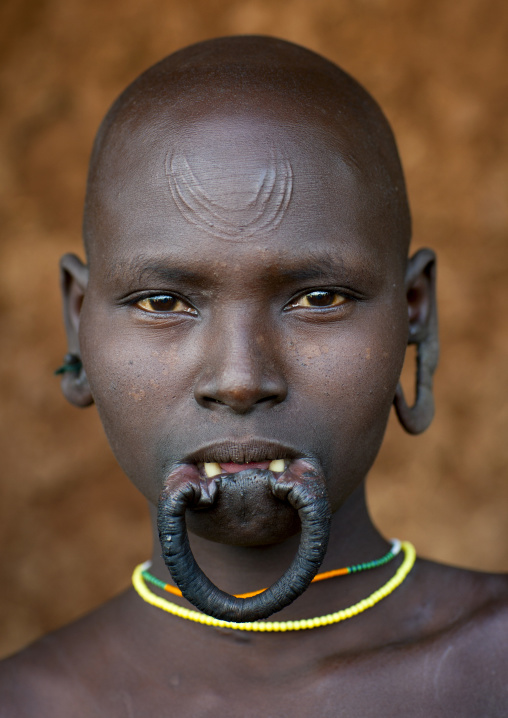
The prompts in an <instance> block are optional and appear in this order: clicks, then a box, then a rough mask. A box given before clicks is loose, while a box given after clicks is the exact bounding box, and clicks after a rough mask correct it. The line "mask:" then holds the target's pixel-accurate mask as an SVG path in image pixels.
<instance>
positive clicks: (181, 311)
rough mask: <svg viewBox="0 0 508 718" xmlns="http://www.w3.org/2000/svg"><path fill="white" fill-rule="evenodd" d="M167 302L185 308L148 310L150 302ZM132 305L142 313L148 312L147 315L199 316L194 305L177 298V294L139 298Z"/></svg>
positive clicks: (150, 295)
mask: <svg viewBox="0 0 508 718" xmlns="http://www.w3.org/2000/svg"><path fill="white" fill-rule="evenodd" d="M157 300H159V301H167V300H169V302H168V301H167V303H171V304H172V305H173V304H176V307H178V305H181V306H182V307H184V308H181V309H176V308H171V309H167V308H166V309H153V308H148V306H147V305H148V302H155V301H157ZM143 303H145V306H142V304H143ZM131 305H132V306H134V307H137V308H138V309H141V311H143V312H146V313H147V314H190V315H191V316H197V311H196V310H195V309H194V307H193V306H192V305H190V304H189V302H187V301H186V300H185V299H182V298H181V297H179V296H177V295H176V294H165V293H163V292H162V293H160V294H149V295H147V296H144V297H138V298H137V299H135V300H133V301H132V302H131Z"/></svg>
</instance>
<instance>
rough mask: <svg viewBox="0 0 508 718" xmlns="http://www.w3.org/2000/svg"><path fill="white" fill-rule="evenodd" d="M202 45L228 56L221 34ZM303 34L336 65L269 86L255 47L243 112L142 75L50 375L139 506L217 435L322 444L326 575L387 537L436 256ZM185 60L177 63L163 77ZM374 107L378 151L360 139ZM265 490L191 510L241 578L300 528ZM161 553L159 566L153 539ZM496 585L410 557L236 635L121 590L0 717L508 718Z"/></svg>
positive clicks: (209, 556) (269, 454)
mask: <svg viewBox="0 0 508 718" xmlns="http://www.w3.org/2000/svg"><path fill="white" fill-rule="evenodd" d="M245 42H246V43H247V46H246V47H247V49H249V51H250V52H251V53H252V54H253V55H255V54H256V52H257V53H258V55H257V57H258V60H259V59H260V58H263V57H265V55H266V54H267V53H271V54H272V56H271V57H270V70H273V68H274V67H278V68H279V69H280V70H281V73H282V72H283V71H286V68H287V66H288V65H291V63H292V62H294V57H293V56H294V53H295V52H296V51H295V50H294V48H293V47H292V46H285V45H284V44H283V43H281V44H279V45H276V44H274V41H270V40H265V39H255V40H245ZM249 43H250V44H249ZM208 47H209V53H211V55H210V57H211V58H212V60H213V61H214V62H216V63H218V64H219V65H220V63H221V62H222V63H223V64H224V65H225V63H226V60H227V59H228V57H229V55H228V53H230V51H231V50H230V47H229V46H228V43H227V41H217V42H216V43H215V44H214V43H209V45H208ZM191 54H192V53H191ZM297 55H298V57H299V58H300V61H301V62H302V63H303V64H304V65H305V63H308V67H309V68H314V69H315V66H317V67H319V66H320V65H319V63H321V64H322V65H323V68H324V69H323V74H322V84H321V85H319V82H318V79H319V74H318V79H316V76H315V75H314V76H313V77H312V82H311V85H312V88H311V89H309V88H308V87H305V86H302V87H301V88H300V90H299V91H298V92H299V93H300V94H299V95H298V93H297V94H296V97H295V94H294V92H293V90H294V87H292V88H291V87H290V85H289V84H287V86H285V85H284V80H282V81H280V82H281V83H282V84H281V86H280V87H279V88H278V89H277V88H273V87H271V88H269V90H267V89H266V83H264V85H263V82H260V81H259V80H260V78H261V80H262V79H263V73H264V72H265V74H266V72H267V70H266V68H263V66H261V69H260V67H255V66H254V65H253V66H252V67H251V68H250V70H249V71H250V72H251V75H252V78H253V80H252V83H251V87H250V88H249V92H247V93H246V95H245V97H244V102H243V103H242V104H241V109H238V105H236V104H235V102H237V97H238V87H237V84H235V83H236V82H237V80H236V79H235V74H234V72H233V71H232V70H230V72H231V76H230V77H229V78H228V75H227V72H226V71H224V72H223V76H222V79H221V82H222V85H221V86H220V92H219V91H217V93H214V91H213V90H212V89H211V86H210V84H209V83H208V82H205V81H203V82H202V84H201V85H200V84H199V80H196V79H195V78H194V79H193V83H194V84H192V82H191V81H190V80H188V81H187V82H188V85H186V84H185V82H186V80H185V77H183V79H182V77H181V76H179V82H180V87H181V88H182V98H183V99H182V100H181V103H180V104H179V106H178V108H177V109H175V108H174V106H173V104H172V103H171V102H170V98H168V97H167V95H166V91H165V90H164V89H161V88H158V87H157V83H153V82H152V83H149V82H148V80H147V79H146V78H145V80H144V81H143V80H142V81H141V83H140V84H139V83H138V85H137V87H136V88H135V90H134V91H131V95H130V96H128V97H131V98H132V97H134V96H136V97H138V96H139V95H140V93H141V95H142V94H143V92H144V93H145V94H146V96H147V97H148V96H151V97H154V96H155V97H157V98H158V100H160V102H159V103H158V104H157V106H156V107H155V109H154V105H152V104H150V102H148V103H147V106H145V107H143V108H141V109H140V108H139V106H137V105H136V109H134V110H133V109H132V107H131V106H129V103H128V101H125V100H124V101H123V104H120V106H119V107H120V109H119V112H118V113H117V114H116V116H115V117H114V118H113V119H112V120H111V121H110V122H109V124H107V125H106V129H103V133H102V139H101V141H100V143H99V145H98V148H97V150H96V153H95V155H94V159H93V164H92V173H91V180H90V184H89V193H88V199H87V210H86V217H85V238H86V242H87V251H88V264H87V265H84V264H83V263H82V262H81V261H80V260H79V259H78V258H77V257H75V256H74V255H66V256H65V257H64V258H63V259H62V276H63V288H64V297H65V303H66V324H67V330H68V336H69V349H70V351H72V352H75V353H79V355H80V356H81V357H82V360H83V364H84V371H83V372H81V373H80V374H79V375H78V374H68V375H66V376H65V377H64V380H63V389H64V392H65V394H66V396H67V398H68V399H69V400H70V401H72V402H73V403H75V404H77V405H81V406H85V405H87V404H89V403H90V402H91V401H92V400H93V401H94V402H95V404H96V405H97V408H98V411H99V413H100V416H101V419H102V421H103V424H104V427H105V430H106V433H107V435H108V438H109V441H110V443H111V446H112V448H113V450H114V452H115V454H116V456H117V458H118V461H119V462H120V464H121V466H122V467H123V469H124V471H125V472H126V474H127V475H128V476H129V478H130V479H131V480H132V481H133V482H134V483H135V485H136V486H137V487H138V488H139V489H140V491H142V493H143V494H144V495H145V497H146V498H147V500H148V502H149V504H150V506H151V508H152V514H154V513H155V506H156V504H157V500H158V496H159V493H160V491H161V488H162V486H163V485H164V482H165V481H166V480H167V477H168V475H170V474H171V472H172V471H173V470H174V469H175V468H177V467H179V466H181V465H186V464H194V463H196V462H200V461H206V462H212V461H213V460H214V452H215V455H216V456H217V455H218V454H220V460H221V461H223V462H224V461H225V460H227V457H224V455H223V453H221V452H224V442H227V443H228V444H229V445H230V447H235V448H234V450H233V449H231V456H230V457H229V459H230V461H236V463H239V464H241V463H244V462H245V461H247V460H249V458H251V459H252V456H253V455H254V454H255V457H254V460H263V458H264V459H266V460H272V459H279V458H287V459H288V460H293V459H294V458H295V457H299V456H302V457H309V458H311V459H312V461H314V462H316V464H317V465H319V467H320V468H321V470H322V472H323V475H324V477H325V481H326V485H327V489H328V494H329V498H330V504H331V507H332V510H333V511H334V514H333V519H332V527H331V535H330V542H329V547H328V552H327V554H326V557H325V560H324V562H323V565H322V569H321V570H329V569H332V568H337V567H339V566H344V565H350V564H354V563H359V562H362V561H368V560H371V559H372V558H375V557H379V556H381V555H382V554H384V553H385V552H386V550H387V548H388V543H387V542H386V540H385V539H384V538H383V537H382V536H381V535H380V534H379V533H378V531H377V530H376V528H375V527H374V525H373V524H372V522H371V519H370V516H369V514H368V510H367V507H366V502H365V493H364V484H365V478H366V475H367V472H368V470H369V468H370V466H371V464H372V462H373V461H374V458H375V456H376V454H377V452H378V449H379V446H380V443H381V441H382V437H383V434H384V430H385V426H386V422H387V418H388V414H389V411H390V408H391V405H392V402H393V400H394V396H395V392H396V386H397V381H398V377H399V374H400V370H401V366H402V363H403V360H404V353H405V348H406V345H407V342H408V337H409V338H411V337H412V336H413V337H415V336H418V337H425V336H427V335H428V333H429V332H431V331H433V327H432V323H431V322H430V319H429V318H430V317H431V316H432V311H433V307H434V302H435V296H434V289H435V288H434V282H433V267H434V261H435V259H434V255H433V253H432V252H430V251H429V250H424V251H421V252H419V253H417V254H416V255H414V256H413V257H412V258H411V259H409V260H407V259H406V253H407V241H408V222H407V219H406V217H405V214H404V212H405V210H404V200H403V199H400V196H398V197H397V195H396V194H394V193H392V194H390V192H391V189H390V188H391V187H392V186H394V185H395V184H397V183H398V182H400V181H402V180H401V176H399V175H398V172H399V171H400V170H399V169H398V160H397V158H396V155H395V154H394V153H395V150H394V146H393V145H391V144H390V143H391V139H390V136H389V134H388V133H387V130H386V127H385V126H384V125H383V122H384V121H383V120H382V117H381V116H380V115H379V116H378V115H377V114H376V113H377V112H378V111H377V110H376V108H375V107H374V106H373V105H372V107H370V108H367V109H364V110H363V114H362V113H360V112H357V111H351V112H350V113H349V114H347V112H342V113H341V118H340V122H339V121H337V120H336V119H335V118H336V115H334V114H333V112H331V109H330V108H332V107H333V103H334V102H339V101H338V100H335V99H333V98H332V99H330V98H329V97H328V95H329V94H330V90H329V77H328V76H327V75H326V73H327V72H328V66H327V65H326V64H325V62H324V61H323V60H321V59H319V62H318V61H317V60H316V59H315V56H308V55H306V54H305V52H304V51H303V50H298V52H297ZM186 57H187V56H186V55H183V56H182V57H181V58H180V59H178V58H177V59H176V60H171V59H170V62H169V68H170V70H171V72H174V73H175V74H177V73H178V72H181V71H182V67H183V66H184V64H185V60H186ZM209 60H210V58H209V59H208V64H210V62H209ZM193 61H194V63H195V67H197V68H198V69H199V67H200V65H199V58H198V59H196V58H194V60H193ZM245 62H246V66H247V68H248V67H249V60H248V59H247V60H246V61H245ZM277 62H278V63H279V64H278V65H277ZM171 63H172V64H171ZM205 74H206V73H205ZM247 74H248V73H247ZM152 80H153V77H152ZM143 82H144V84H143ZM334 82H336V85H337V87H338V88H339V89H340V88H342V89H343V91H344V92H343V96H344V97H346V99H347V102H348V103H349V104H350V105H351V106H354V105H355V99H356V100H357V99H358V98H360V99H361V98H363V95H362V91H361V90H360V89H358V90H356V89H354V85H351V84H349V83H350V81H349V79H348V80H345V79H340V78H339V79H335V80H334ZM341 82H342V83H343V84H342V85H341V84H340V83H341ZM154 87H155V89H154ZM189 88H190V89H191V90H192V92H191V91H189V92H187V93H186V92H185V91H184V90H187V89H189ZM352 88H353V89H352ZM290 89H292V91H291V92H290ZM336 89H337V88H336ZM353 90H354V91H353ZM309 92H314V93H315V97H316V102H315V105H316V106H317V107H318V108H319V107H320V106H321V108H322V111H320V110H319V109H318V110H316V111H314V110H311V109H309V105H308V103H307V102H304V100H307V99H308V93H309ZM354 92H356V93H357V94H356V95H355V94H354ZM136 93H137V94H136ZM306 93H307V94H306ZM331 94H332V95H333V93H331ZM196 97H198V101H197V100H196ZM327 98H328V99H327ZM127 100H128V98H127ZM320 103H321V105H320ZM376 122H377V123H378V125H376V124H375V123H376ZM373 123H374V126H376V127H377V126H378V129H379V143H380V146H381V150H382V151H381V152H380V153H379V155H376V154H375V153H373V150H372V148H371V147H369V146H368V142H362V141H360V140H359V139H358V138H361V137H362V136H364V135H365V136H367V134H368V135H369V136H371V135H372V126H373ZM362 133H363V134H362ZM383 157H384V159H382V158H383ZM182 158H183V159H182ZM383 162H384V164H383ZM189 168H190V171H191V174H189V172H188V169H189ZM288 168H289V169H288ZM189 177H191V181H190V183H189V181H187V180H188V179H189ZM266 177H268V178H269V179H270V178H272V179H273V178H275V179H273V182H272V183H271V184H270V187H272V190H271V193H270V192H264V193H263V187H266V182H265V184H263V178H266ZM383 182H384V185H383ZM260 188H261V189H260ZM399 189H400V188H399ZM198 190H199V192H198ZM200 193H201V194H200ZM388 196H391V197H395V199H394V200H393V202H392V203H391V204H390V203H389V202H387V201H386V198H387V197H388ZM255 200H256V201H255ZM258 200H259V201H258ZM256 202H257V204H256ZM253 207H254V209H253ZM258 210H259V211H258ZM256 212H257V214H256ZM211 215H213V218H214V219H213V222H209V221H208V220H209V219H210V216H211ZM249 228H251V229H252V231H251V230H250V229H249ZM410 340H411V339H410ZM85 372H86V373H85ZM221 442H222V443H221ZM218 444H219V445H220V446H219V448H218ZM256 452H257V454H256ZM263 452H264V453H263ZM257 503H258V505H257V507H256V512H253V515H252V516H251V517H250V518H249V519H248V520H244V521H242V520H240V518H239V517H238V516H237V515H229V514H228V512H227V510H226V511H225V512H223V513H222V514H221V513H220V512H214V510H210V511H207V512H205V513H195V514H193V515H191V516H189V527H190V530H191V533H192V536H191V543H192V547H193V551H194V554H195V556H196V558H197V560H198V563H199V564H200V566H202V568H203V569H204V570H205V572H206V573H207V574H209V575H210V576H211V578H212V579H213V580H214V581H215V582H216V583H217V585H219V586H220V587H221V588H223V589H224V590H226V591H229V592H231V593H241V592H246V591H251V590H254V589H257V588H261V587H263V586H267V585H269V584H271V583H272V582H273V581H274V580H275V579H277V578H278V577H279V576H280V575H281V574H282V573H283V572H284V571H285V570H286V568H287V566H288V565H289V563H290V561H291V559H292V557H293V555H294V552H295V549H296V546H297V544H298V540H299V537H298V534H297V533H296V534H295V524H294V522H293V521H274V520H273V512H274V502H273V501H271V500H270V499H269V498H266V499H263V500H261V501H258V502H257ZM225 524H226V525H227V532H225V531H224V525H225ZM154 531H156V529H155V519H154ZM110 560H111V561H113V560H114V557H110ZM400 561H401V559H400V557H399V558H398V559H396V561H395V562H394V563H391V564H388V565H386V566H384V567H382V568H379V569H376V570H375V571H371V572H365V573H363V574H357V575H355V576H353V577H349V578H341V579H334V580H330V581H324V582H321V583H319V584H316V585H314V586H311V587H310V588H309V589H308V590H307V591H306V592H305V593H304V594H303V595H302V596H301V597H300V598H298V599H297V600H296V601H295V602H294V603H293V604H291V605H290V606H288V607H287V608H285V609H284V610H283V611H281V612H280V613H278V614H276V615H275V616H274V619H275V620H282V621H283V620H291V619H295V618H309V617H314V616H320V615H323V614H326V613H330V612H333V611H337V610H338V609H340V608H343V607H346V606H349V605H351V604H354V603H356V602H357V601H359V600H361V599H363V598H364V597H365V596H367V595H369V594H370V593H371V592H372V591H374V590H376V589H377V588H378V587H379V586H381V585H382V584H384V583H385V582H386V581H387V580H388V579H389V578H390V577H391V576H392V575H393V573H394V572H395V570H396V567H397V566H398V565H400ZM151 571H152V573H153V574H154V575H156V576H158V577H159V578H161V579H162V580H164V581H169V582H170V581H171V579H170V577H169V574H168V572H167V570H166V567H165V566H164V563H163V561H162V559H161V558H160V546H159V545H158V540H157V538H156V539H155V541H154V555H153V565H152V569H151ZM507 597H508V580H507V579H506V577H504V576H491V575H487V574H480V573H475V572H470V571H464V570H460V569H455V568H451V567H447V566H441V565H439V564H435V563H432V562H427V561H422V560H418V561H417V563H416V565H415V567H414V568H413V570H412V571H411V573H410V575H409V577H408V579H407V580H406V581H405V582H404V583H403V584H402V586H400V587H399V588H398V589H397V590H396V591H395V592H394V593H393V594H392V595H390V596H389V597H388V598H387V599H386V600H384V601H382V602H381V603H379V604H378V605H376V606H375V607H373V608H372V609H370V610H368V611H366V612H365V613H363V614H361V615H360V616H357V617H355V618H354V619H351V620H348V621H345V622H343V623H339V624H336V625H333V626H328V627H326V628H320V629H316V630H310V631H303V632H295V633H284V634H277V633H273V634H247V633H245V632H241V631H232V630H227V629H215V628H210V627H206V626H200V625H196V624H193V623H191V622H189V621H185V620H182V619H179V618H175V617H172V616H169V615H167V614H165V613H163V612H162V611H160V610H158V609H156V608H153V607H151V606H149V605H147V604H146V603H144V602H143V601H142V600H141V598H140V597H139V596H138V595H137V594H136V593H135V592H134V591H133V590H132V589H130V590H128V591H126V592H125V593H124V594H122V595H121V596H119V597H118V598H116V599H114V600H113V601H111V602H109V603H108V604H106V605H105V606H103V607H102V608H100V609H99V610H97V611H95V612H94V613H92V614H90V615H89V616H87V617H86V618H84V619H82V620H80V621H78V622H77V623H75V624H73V625H72V626H69V627H67V628H64V629H61V630H60V631H58V632H57V633H55V634H53V635H51V636H49V637H47V638H45V639H42V640H41V641H39V642H38V643H37V644H35V645H34V646H32V647H30V648H29V649H27V650H25V651H24V652H22V653H21V654H18V656H15V657H13V658H12V659H10V660H8V661H6V662H4V664H3V666H2V671H1V672H0V689H1V695H2V696H4V695H5V696H7V698H6V699H5V701H4V707H3V708H1V707H0V715H1V716H4V715H5V716H9V718H10V717H11V716H20V717H21V716H23V717H24V716H33V715H38V716H51V717H52V718H54V717H55V716H57V717H58V716H62V717H63V716H65V717H66V718H68V717H69V716H91V715H97V716H108V718H111V717H113V716H131V715H132V716H151V715H163V716H173V715H175V716H176V715H181V716H224V717H226V716H235V717H236V716H245V717H249V718H250V717H252V718H254V717H257V716H259V715H265V716H273V717H280V716H315V715H320V716H337V715H344V716H347V717H348V718H349V717H353V716H362V718H365V717H366V716H425V717H428V716H452V715H453V716H455V715H457V716H458V715H460V716H502V715H506V712H507V709H508V693H507V689H506V680H505V677H506V663H507V661H506V658H505V655H504V645H505V641H506V633H507V625H508V622H507ZM175 602H179V603H180V604H181V605H186V606H189V604H188V603H187V602H186V601H185V600H184V599H175ZM5 706H8V707H5ZM2 711H3V712H2Z"/></svg>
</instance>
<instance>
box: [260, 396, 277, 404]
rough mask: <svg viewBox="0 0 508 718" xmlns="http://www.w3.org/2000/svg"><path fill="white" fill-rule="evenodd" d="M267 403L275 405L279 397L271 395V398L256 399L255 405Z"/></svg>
mask: <svg viewBox="0 0 508 718" xmlns="http://www.w3.org/2000/svg"><path fill="white" fill-rule="evenodd" d="M267 401H270V402H273V403H276V402H278V401H279V397H278V396H277V395H276V394H272V395H271V396H263V397H262V398H261V399H258V400H257V402H256V404H264V403H266V402H267Z"/></svg>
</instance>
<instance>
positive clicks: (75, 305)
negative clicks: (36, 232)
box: [55, 254, 93, 407]
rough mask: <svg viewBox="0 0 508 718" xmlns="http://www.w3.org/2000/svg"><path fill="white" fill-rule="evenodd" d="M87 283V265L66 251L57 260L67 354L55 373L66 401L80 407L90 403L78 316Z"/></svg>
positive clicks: (90, 396)
mask: <svg viewBox="0 0 508 718" xmlns="http://www.w3.org/2000/svg"><path fill="white" fill-rule="evenodd" d="M87 284H88V268H87V267H86V265H85V264H83V262H82V261H81V260H80V259H79V258H78V257H76V255H74V254H65V255H64V256H63V257H62V259H61V260H60V286H61V290H62V299H63V308H64V321H65V331H66V334H67V343H68V347H69V353H68V354H66V355H65V357H64V361H63V364H62V366H61V367H59V369H57V370H56V372H55V373H56V374H61V375H62V382H61V387H62V392H63V394H64V396H65V398H66V399H67V401H69V402H70V403H71V404H73V405H74V406H79V407H85V406H90V405H91V404H93V396H92V392H91V390H90V385H89V383H88V379H87V376H86V372H85V369H84V368H83V364H82V361H81V352H80V348H79V316H80V312H81V305H82V303H83V298H84V296H85V291H86V287H87Z"/></svg>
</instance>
